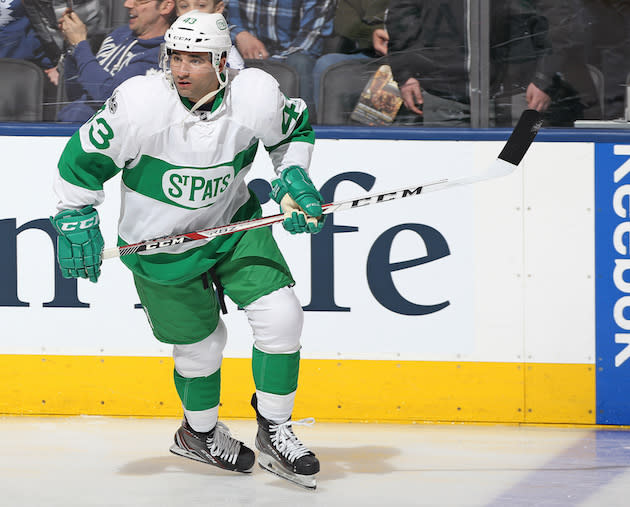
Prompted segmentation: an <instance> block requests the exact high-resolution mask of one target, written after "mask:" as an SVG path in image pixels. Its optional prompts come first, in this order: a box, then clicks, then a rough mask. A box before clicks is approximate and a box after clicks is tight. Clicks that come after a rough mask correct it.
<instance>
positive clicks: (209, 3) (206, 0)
mask: <svg viewBox="0 0 630 507" xmlns="http://www.w3.org/2000/svg"><path fill="white" fill-rule="evenodd" d="M224 9H225V3H224V2H223V0H218V1H217V0H175V14H176V15H177V17H179V16H181V15H182V14H186V13H187V12H190V11H200V12H207V13H209V14H223V11H224ZM227 66H228V67H230V68H231V69H236V70H240V69H244V68H245V62H243V57H242V56H241V55H240V53H239V52H238V51H237V50H236V48H234V47H232V49H231V50H230V53H229V54H228V60H227Z"/></svg>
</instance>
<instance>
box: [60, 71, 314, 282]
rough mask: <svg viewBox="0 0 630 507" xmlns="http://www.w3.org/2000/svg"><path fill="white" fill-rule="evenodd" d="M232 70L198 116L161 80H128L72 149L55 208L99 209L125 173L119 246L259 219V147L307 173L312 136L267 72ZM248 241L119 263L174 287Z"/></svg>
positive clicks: (276, 162)
mask: <svg viewBox="0 0 630 507" xmlns="http://www.w3.org/2000/svg"><path fill="white" fill-rule="evenodd" d="M230 72H231V75H230V78H231V79H230V81H229V83H228V85H227V87H226V88H224V89H223V90H222V91H221V92H220V93H219V94H218V95H217V96H216V98H215V100H214V102H213V104H212V109H211V110H210V111H200V110H197V111H195V112H194V113H191V112H190V107H191V106H192V105H191V104H190V103H189V102H188V101H187V99H185V98H181V97H180V96H179V95H178V93H177V91H176V89H175V88H174V87H173V86H172V85H171V84H170V83H169V82H168V81H167V80H166V79H165V77H164V76H163V75H162V74H157V75H152V76H138V77H134V78H131V79H129V80H128V81H126V82H125V83H123V84H122V85H121V86H120V87H118V88H117V89H116V91H115V92H114V93H113V94H112V96H111V97H110V98H109V99H108V100H107V102H106V103H105V104H104V106H103V107H102V108H101V109H100V111H98V112H97V113H96V114H95V115H94V116H93V117H92V118H91V119H90V120H89V121H88V122H87V123H85V124H84V125H83V126H81V128H80V129H79V130H78V131H77V132H76V133H75V134H74V135H73V136H72V138H71V139H70V140H69V142H68V144H67V145H66V147H65V149H64V151H63V153H62V155H61V158H60V160H59V164H58V168H59V172H58V175H57V177H56V180H55V185H54V187H55V192H56V194H57V196H58V198H59V203H58V206H57V207H58V209H60V210H62V209H70V208H72V209H80V208H82V207H84V206H86V205H88V204H93V205H98V204H100V203H101V202H103V199H104V197H105V196H104V192H103V183H104V182H105V181H107V180H108V179H110V178H112V177H113V176H114V175H116V174H117V173H118V172H120V171H122V183H121V192H122V195H121V211H120V219H119V224H118V236H119V238H118V244H119V246H120V245H126V244H130V243H137V242H139V241H143V240H146V239H150V238H157V237H161V236H167V235H171V234H178V233H185V232H191V231H196V230H201V229H207V228H210V227H214V226H219V225H223V224H227V223H230V222H234V221H240V220H247V219H250V218H257V217H259V216H261V208H260V204H259V203H258V200H257V199H256V197H255V196H254V195H253V194H252V193H250V192H249V190H248V188H247V186H246V183H245V177H246V175H247V173H248V171H249V169H250V168H251V165H252V162H253V160H254V156H255V155H256V151H257V148H258V142H259V140H260V141H262V143H263V144H264V146H265V148H266V149H267V151H268V152H269V155H270V157H271V160H272V163H273V167H274V169H275V171H276V172H277V173H278V174H279V173H280V172H281V171H282V169H284V168H285V167H288V166H291V165H298V166H301V167H303V168H308V167H309V164H310V159H311V154H312V150H313V144H314V139H315V138H314V133H313V130H312V128H311V126H310V124H309V120H308V111H307V109H306V106H305V104H304V102H303V101H302V100H301V99H295V98H287V97H285V96H284V95H283V94H282V93H281V92H280V90H279V88H278V83H277V82H276V81H275V79H274V78H273V77H271V76H270V75H269V74H267V73H265V72H263V71H261V70H258V69H245V70H242V71H240V72H234V74H233V75H232V72H233V71H230ZM270 176H273V175H270ZM241 235H242V233H240V234H239V233H236V234H232V235H229V236H221V237H218V238H215V239H213V240H211V241H207V240H199V241H195V242H190V243H184V244H180V245H174V246H172V247H168V248H165V249H160V250H159V253H151V251H150V250H147V251H145V252H142V253H140V254H133V255H126V256H124V257H122V260H123V262H124V263H125V264H126V265H127V266H128V267H129V268H130V269H131V270H132V271H133V272H134V273H136V274H138V275H139V276H142V277H145V278H149V279H151V280H154V281H156V282H161V283H177V282H180V281H183V280H186V279H190V278H192V277H194V276H196V275H198V274H200V273H203V272H205V271H207V270H208V269H209V268H210V267H212V265H213V264H214V263H215V262H216V259H217V257H219V256H220V255H221V254H222V253H224V252H227V251H229V249H230V248H232V247H233V246H234V245H235V244H236V242H237V241H238V239H239V238H240V236H241Z"/></svg>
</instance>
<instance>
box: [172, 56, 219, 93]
mask: <svg viewBox="0 0 630 507" xmlns="http://www.w3.org/2000/svg"><path fill="white" fill-rule="evenodd" d="M171 74H172V75H173V81H174V82H175V86H176V87H177V91H178V92H179V94H180V95H181V96H182V97H186V98H187V99H189V100H190V101H191V102H197V101H198V100H199V99H200V98H202V97H203V96H204V95H207V94H208V93H210V92H211V91H214V90H216V89H217V88H218V87H219V80H218V78H217V74H216V72H215V71H214V67H213V66H212V63H210V57H209V55H208V53H188V52H184V51H173V54H172V55H171Z"/></svg>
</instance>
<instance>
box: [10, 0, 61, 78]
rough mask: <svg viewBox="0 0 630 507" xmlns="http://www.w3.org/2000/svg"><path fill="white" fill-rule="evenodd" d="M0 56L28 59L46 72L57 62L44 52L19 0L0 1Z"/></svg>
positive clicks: (42, 45)
mask: <svg viewBox="0 0 630 507" xmlns="http://www.w3.org/2000/svg"><path fill="white" fill-rule="evenodd" d="M0 58H17V59H20V60H28V61H29V62H33V63H35V64H36V65H38V66H39V67H41V68H42V70H44V71H45V72H47V73H48V72H49V71H51V70H52V69H54V67H55V65H56V64H57V62H56V61H53V60H52V59H51V58H50V55H48V54H47V53H46V51H45V48H44V44H43V43H42V40H41V39H40V38H39V36H38V35H37V32H36V30H35V28H34V27H33V25H32V23H31V21H30V19H29V18H28V16H27V14H26V9H25V8H24V5H23V4H22V2H21V0H6V1H1V2H0Z"/></svg>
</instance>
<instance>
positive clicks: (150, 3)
mask: <svg viewBox="0 0 630 507" xmlns="http://www.w3.org/2000/svg"><path fill="white" fill-rule="evenodd" d="M121 1H122V0H121ZM124 5H125V7H127V8H128V9H129V25H128V26H122V27H119V28H116V29H115V30H114V31H113V32H112V33H110V34H109V35H108V36H107V37H105V39H104V40H103V43H102V44H101V47H100V49H99V51H98V52H97V53H96V55H94V53H93V52H92V50H91V48H90V44H89V42H88V40H87V31H86V27H85V24H84V23H83V21H81V19H80V18H79V17H78V16H77V15H76V13H74V12H72V11H70V10H67V11H66V13H65V14H64V15H63V16H62V17H61V19H60V20H59V28H60V30H61V32H62V34H63V36H64V38H65V39H66V40H67V41H68V43H69V45H70V50H69V51H68V53H67V56H66V58H65V65H64V78H65V86H66V94H67V96H68V98H69V99H70V100H71V101H72V103H71V104H69V105H67V106H66V107H64V108H63V109H62V110H61V111H60V112H59V114H58V116H57V119H58V120H59V121H67V122H84V121H86V120H88V119H89V118H90V117H91V116H92V115H93V114H94V112H95V111H96V109H97V108H98V107H100V105H101V104H102V103H103V102H104V101H105V99H107V98H108V97H109V96H110V95H111V94H112V92H113V91H114V89H115V88H116V87H117V86H118V85H119V84H121V83H122V82H123V81H125V80H127V79H129V78H130V77H133V76H137V75H142V74H147V73H148V72H150V71H152V70H157V69H158V67H159V56H160V45H161V44H162V42H164V34H165V33H166V30H167V29H168V27H169V26H170V23H171V21H172V19H173V16H174V13H175V4H174V0H125V1H124Z"/></svg>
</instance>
